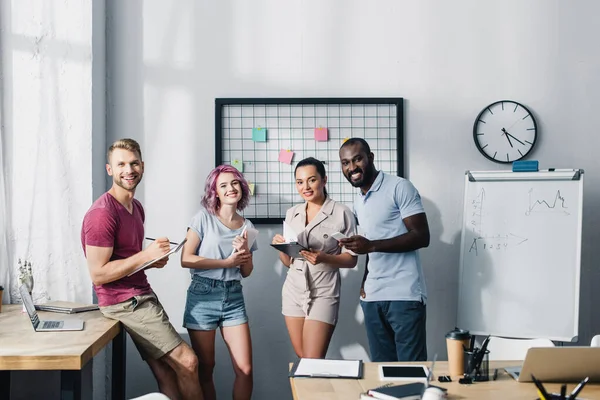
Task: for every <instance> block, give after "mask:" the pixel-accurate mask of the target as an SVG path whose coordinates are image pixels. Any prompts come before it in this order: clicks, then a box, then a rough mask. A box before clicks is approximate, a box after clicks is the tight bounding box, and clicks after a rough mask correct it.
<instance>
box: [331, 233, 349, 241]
mask: <svg viewBox="0 0 600 400" xmlns="http://www.w3.org/2000/svg"><path fill="white" fill-rule="evenodd" d="M331 237H332V238H334V239H335V240H342V239H346V238H347V237H348V236H346V235H344V234H343V233H342V232H334V233H332V234H331Z"/></svg>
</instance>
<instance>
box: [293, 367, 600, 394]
mask: <svg viewBox="0 0 600 400" xmlns="http://www.w3.org/2000/svg"><path fill="white" fill-rule="evenodd" d="M521 363H522V361H490V371H492V372H493V371H494V369H495V368H502V367H507V366H514V365H519V364H521ZM386 364H394V363H386ZM397 364H400V363H397ZM401 364H422V363H401ZM426 364H427V365H431V362H427V363H426ZM377 365H378V364H377V363H365V365H364V375H363V379H315V378H290V384H291V386H292V394H293V396H294V400H355V399H358V398H359V395H360V393H363V392H366V391H367V390H368V389H373V388H375V387H377V386H380V385H383V384H384V383H389V382H382V381H380V380H379V370H378V369H377ZM433 372H434V375H435V376H434V380H435V382H434V383H433V384H435V385H436V386H442V387H445V388H447V389H448V399H461V400H467V399H490V400H506V399H511V400H512V399H515V400H516V399H523V400H533V399H536V398H537V389H536V387H535V385H534V384H533V383H519V382H517V381H515V380H514V379H513V378H511V377H510V376H509V375H508V374H507V373H506V372H504V369H499V370H498V379H497V380H495V381H489V382H475V383H473V384H472V385H461V384H459V383H458V381H457V380H455V381H453V382H451V383H440V382H437V376H439V375H446V374H447V373H448V363H447V362H446V361H438V362H436V363H435V371H433ZM398 384H401V383H400V382H398ZM575 385H576V384H575V383H570V384H568V385H567V391H568V393H570V392H571V390H573V388H574V387H575ZM544 387H546V389H549V390H551V391H552V392H555V393H559V392H560V384H544ZM578 398H585V399H600V384H588V385H586V386H585V387H584V388H583V390H582V391H581V393H580V394H579V397H578Z"/></svg>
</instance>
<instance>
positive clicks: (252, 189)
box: [248, 182, 254, 196]
mask: <svg viewBox="0 0 600 400" xmlns="http://www.w3.org/2000/svg"><path fill="white" fill-rule="evenodd" d="M248 188H249V189H250V195H252V196H254V183H252V182H248Z"/></svg>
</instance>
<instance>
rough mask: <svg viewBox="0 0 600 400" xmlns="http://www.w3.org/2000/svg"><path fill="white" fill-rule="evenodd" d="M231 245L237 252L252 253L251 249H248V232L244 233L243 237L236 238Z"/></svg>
mask: <svg viewBox="0 0 600 400" xmlns="http://www.w3.org/2000/svg"><path fill="white" fill-rule="evenodd" d="M231 244H232V245H233V248H234V249H235V250H236V251H242V250H246V251H247V252H248V253H250V249H249V248H248V232H244V235H243V236H236V237H235V239H233V242H231Z"/></svg>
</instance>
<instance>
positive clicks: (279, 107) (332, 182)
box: [215, 98, 404, 224]
mask: <svg viewBox="0 0 600 400" xmlns="http://www.w3.org/2000/svg"><path fill="white" fill-rule="evenodd" d="M402 104H403V99H402V98H244V99H215V131H216V132H215V133H216V136H215V143H216V146H215V161H216V165H220V164H231V165H234V166H237V167H236V168H238V169H240V170H241V171H242V173H243V174H244V177H245V178H246V180H247V181H248V182H249V183H250V184H251V187H252V190H253V193H252V196H251V197H250V202H249V204H248V206H247V207H246V208H245V209H244V211H243V215H244V216H245V217H247V218H250V219H252V222H253V223H255V224H261V223H262V224H265V223H279V222H281V221H282V220H283V219H284V218H285V213H286V211H287V209H289V208H290V207H292V206H293V205H295V204H297V203H299V202H302V201H303V200H302V199H301V197H300V195H299V194H298V192H297V190H296V187H295V179H294V169H295V166H296V164H297V163H298V161H300V160H302V159H303V158H306V157H315V158H317V159H318V160H321V161H322V162H323V163H324V164H325V170H326V172H327V191H328V193H329V195H330V197H331V198H332V199H334V200H335V201H337V202H340V203H344V204H346V205H348V206H350V207H351V206H352V202H353V201H354V198H355V196H356V194H357V193H358V191H359V189H357V188H354V187H353V186H352V185H350V184H349V183H348V181H347V180H346V178H345V177H344V175H343V174H342V169H341V165H340V159H339V149H340V146H341V145H342V144H343V143H344V141H345V140H346V139H348V138H351V137H360V138H363V139H365V140H366V141H367V142H368V143H369V146H370V147H371V151H372V152H373V153H374V154H375V165H376V166H377V169H379V170H382V171H384V172H386V173H388V174H392V175H398V176H403V172H404V171H403V165H404V160H403V157H402V155H403V109H402ZM255 129H259V130H260V131H262V132H263V133H264V137H263V138H262V140H261V141H257V140H255V137H254V133H255V131H254V130H255ZM316 129H324V130H325V132H326V138H325V140H316V132H315V130H316ZM257 133H258V132H257ZM282 151H285V152H289V154H290V155H292V159H291V162H290V163H285V162H281V161H280V160H279V156H280V153H281V152H282Z"/></svg>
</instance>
